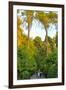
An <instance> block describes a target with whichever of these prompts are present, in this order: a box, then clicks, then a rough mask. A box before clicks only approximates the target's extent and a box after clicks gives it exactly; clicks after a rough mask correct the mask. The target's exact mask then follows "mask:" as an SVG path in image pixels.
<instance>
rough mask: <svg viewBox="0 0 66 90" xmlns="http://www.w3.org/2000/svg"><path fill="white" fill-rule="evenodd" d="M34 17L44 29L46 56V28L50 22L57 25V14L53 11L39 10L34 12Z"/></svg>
mask: <svg viewBox="0 0 66 90" xmlns="http://www.w3.org/2000/svg"><path fill="white" fill-rule="evenodd" d="M36 18H37V19H38V20H39V21H40V22H41V23H42V24H43V25H44V28H45V31H46V37H45V42H46V55H47V56H48V28H49V26H50V24H51V23H52V24H55V25H57V24H56V23H57V14H56V13H55V12H44V11H39V12H37V13H36Z"/></svg>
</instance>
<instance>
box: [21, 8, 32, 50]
mask: <svg viewBox="0 0 66 90" xmlns="http://www.w3.org/2000/svg"><path fill="white" fill-rule="evenodd" d="M22 15H25V16H26V17H25V19H24V20H25V21H26V22H27V23H28V48H29V46H30V45H29V38H30V27H31V25H32V20H33V11H32V10H26V11H24V12H22Z"/></svg>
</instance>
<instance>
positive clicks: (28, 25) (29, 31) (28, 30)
mask: <svg viewBox="0 0 66 90" xmlns="http://www.w3.org/2000/svg"><path fill="white" fill-rule="evenodd" d="M29 38H30V25H29V23H28V48H29Z"/></svg>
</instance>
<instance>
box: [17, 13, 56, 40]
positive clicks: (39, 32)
mask: <svg viewBox="0 0 66 90" xmlns="http://www.w3.org/2000/svg"><path fill="white" fill-rule="evenodd" d="M18 16H19V17H21V18H23V17H22V16H21V13H19V14H18ZM42 27H43V26H42V24H41V23H40V24H38V21H37V20H33V22H32V27H31V29H30V38H32V39H34V38H35V37H36V36H39V37H41V40H42V41H44V40H45V36H46V32H45V29H44V28H42ZM21 28H22V29H23V30H24V31H23V33H24V34H25V35H27V34H28V30H27V29H26V28H25V27H24V26H23V25H21ZM56 31H57V29H56V28H55V26H54V25H51V27H49V28H48V36H49V37H51V38H53V37H55V35H56Z"/></svg>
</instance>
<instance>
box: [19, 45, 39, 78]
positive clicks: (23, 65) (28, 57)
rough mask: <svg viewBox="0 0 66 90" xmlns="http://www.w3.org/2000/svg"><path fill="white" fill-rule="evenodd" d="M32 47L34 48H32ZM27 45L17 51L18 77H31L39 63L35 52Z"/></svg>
mask: <svg viewBox="0 0 66 90" xmlns="http://www.w3.org/2000/svg"><path fill="white" fill-rule="evenodd" d="M31 49H32V48H31ZM31 49H28V48H27V47H26V46H22V48H18V51H17V55H18V56H17V68H18V70H17V71H18V79H27V78H28V79H29V78H30V76H31V75H32V74H33V72H35V71H36V68H37V65H36V61H35V58H34V55H35V52H34V53H33V50H32V52H31Z"/></svg>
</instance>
